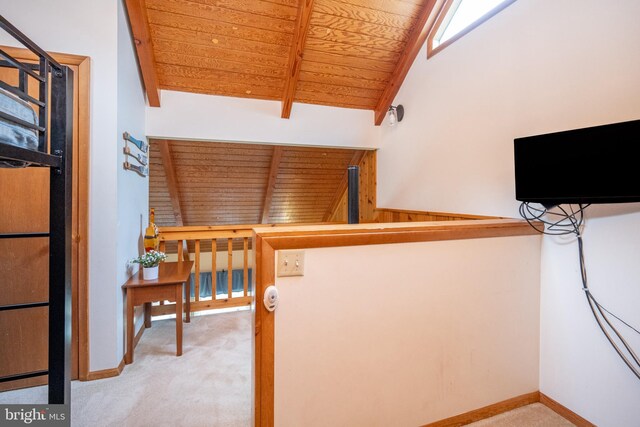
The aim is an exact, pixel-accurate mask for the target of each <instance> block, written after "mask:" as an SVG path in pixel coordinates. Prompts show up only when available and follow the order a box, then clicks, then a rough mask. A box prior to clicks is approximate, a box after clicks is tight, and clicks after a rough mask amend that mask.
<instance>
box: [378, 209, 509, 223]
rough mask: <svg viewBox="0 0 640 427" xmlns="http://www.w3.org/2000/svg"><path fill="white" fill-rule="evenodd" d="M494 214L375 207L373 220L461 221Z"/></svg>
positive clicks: (488, 217)
mask: <svg viewBox="0 0 640 427" xmlns="http://www.w3.org/2000/svg"><path fill="white" fill-rule="evenodd" d="M498 218H499V217H495V216H481V215H466V214H458V213H448V212H427V211H411V210H402V209H385V208H381V209H376V210H375V212H374V216H373V222H422V221H461V220H467V219H498Z"/></svg>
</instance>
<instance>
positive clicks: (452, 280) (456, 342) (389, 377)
mask: <svg viewBox="0 0 640 427" xmlns="http://www.w3.org/2000/svg"><path fill="white" fill-rule="evenodd" d="M254 247H255V249H256V263H257V264H256V269H257V271H256V286H257V288H256V295H257V301H258V302H257V303H256V305H255V310H256V311H255V316H256V325H255V327H256V341H255V349H256V365H255V373H256V387H255V390H256V396H255V398H256V424H255V425H257V426H258V425H259V426H273V425H276V426H291V425H305V426H314V425H424V424H427V423H430V422H434V421H438V420H442V419H445V418H448V417H452V416H455V415H458V414H460V413H464V412H467V411H471V410H474V409H476V408H480V407H483V406H486V405H491V404H493V403H495V402H500V401H503V400H506V399H510V398H513V397H514V396H520V395H524V394H528V393H533V392H536V391H537V390H538V357H539V356H538V355H539V348H538V346H539V274H540V273H539V272H540V269H539V263H540V237H539V236H538V235H534V234H533V233H532V231H531V229H530V228H529V226H528V225H527V224H526V223H523V222H521V221H517V220H476V221H448V222H447V223H442V222H440V223H434V222H432V223H414V224H406V223H405V224H380V225H376V224H367V225H358V226H348V225H345V226H319V227H318V226H316V227H291V228H278V229H273V228H271V229H256V230H255V236H254ZM283 249H305V265H304V268H305V271H304V276H302V277H276V272H275V269H276V261H277V257H278V251H279V250H283ZM328 267H330V268H328ZM272 284H275V285H276V286H277V288H278V291H279V293H280V301H279V305H278V308H277V310H276V311H275V312H273V313H271V312H268V311H266V309H265V308H264V306H263V305H262V304H261V298H260V296H261V295H262V294H263V292H264V289H265V288H266V287H267V286H269V285H272Z"/></svg>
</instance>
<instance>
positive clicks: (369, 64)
mask: <svg viewBox="0 0 640 427" xmlns="http://www.w3.org/2000/svg"><path fill="white" fill-rule="evenodd" d="M306 61H312V62H321V63H324V64H332V65H342V66H345V67H351V68H358V69H363V70H373V71H382V72H387V73H390V72H392V71H393V70H395V64H394V63H391V62H387V61H376V60H375V59H366V58H356V57H353V56H347V55H339V54H335V53H329V52H322V51H319V50H313V49H309V48H308V46H307V49H306V51H305V53H304V61H303V62H306Z"/></svg>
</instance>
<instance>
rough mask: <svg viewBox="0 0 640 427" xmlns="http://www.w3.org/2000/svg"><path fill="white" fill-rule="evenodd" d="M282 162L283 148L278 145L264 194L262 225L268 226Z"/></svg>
mask: <svg viewBox="0 0 640 427" xmlns="http://www.w3.org/2000/svg"><path fill="white" fill-rule="evenodd" d="M280 160H282V147H279V146H277V145H276V146H274V147H273V155H272V156H271V168H270V169H269V181H268V182H267V190H266V191H265V193H264V203H263V204H262V221H261V222H262V224H266V223H267V222H268V221H269V211H270V210H271V199H272V198H273V190H274V189H275V187H276V179H277V178H278V170H279V169H280Z"/></svg>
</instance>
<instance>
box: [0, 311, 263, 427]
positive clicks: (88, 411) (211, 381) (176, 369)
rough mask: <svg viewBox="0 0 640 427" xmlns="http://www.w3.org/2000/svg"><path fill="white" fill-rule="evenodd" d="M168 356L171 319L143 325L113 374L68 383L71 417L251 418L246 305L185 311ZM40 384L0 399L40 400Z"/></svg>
mask: <svg viewBox="0 0 640 427" xmlns="http://www.w3.org/2000/svg"><path fill="white" fill-rule="evenodd" d="M183 346H184V348H183V355H182V356H181V357H176V356H175V322H174V320H172V319H170V320H159V321H155V322H153V326H152V328H151V329H148V330H146V331H145V332H144V335H143V336H142V339H141V340H140V343H139V344H138V346H137V347H136V351H135V360H134V363H133V364H132V365H128V366H126V367H125V369H124V371H123V372H122V374H121V375H120V376H118V377H115V378H108V379H104V380H99V381H89V382H81V381H74V382H73V383H72V388H71V393H72V400H71V410H72V414H71V415H72V416H71V420H72V425H73V426H78V427H85V426H92V427H94V426H95V427H99V426H131V427H133V426H141V427H142V426H151V425H153V426H172V427H174V426H194V427H204V426H224V427H227V426H228V427H247V426H250V425H251V411H252V409H251V312H250V311H248V310H244V311H236V312H231V313H223V314H215V315H210V316H193V317H192V318H191V324H185V325H184V338H183ZM46 393H47V392H46V387H35V388H31V389H23V390H16V391H11V392H5V393H0V404H6V403H46V401H47V398H46Z"/></svg>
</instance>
